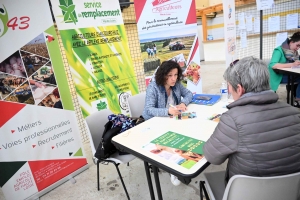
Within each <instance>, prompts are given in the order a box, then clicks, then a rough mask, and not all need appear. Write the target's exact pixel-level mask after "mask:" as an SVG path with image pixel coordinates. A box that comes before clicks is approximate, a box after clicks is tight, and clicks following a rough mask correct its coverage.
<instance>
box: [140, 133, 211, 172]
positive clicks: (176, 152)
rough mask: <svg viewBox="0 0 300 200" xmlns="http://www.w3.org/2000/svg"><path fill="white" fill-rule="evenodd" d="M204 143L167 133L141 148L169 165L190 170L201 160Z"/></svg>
mask: <svg viewBox="0 0 300 200" xmlns="http://www.w3.org/2000/svg"><path fill="white" fill-rule="evenodd" d="M204 143H205V142H204V141H202V140H197V139H194V138H191V137H188V136H184V135H181V134H179V133H175V132H172V131H168V132H167V133H165V134H163V135H161V136H159V137H158V138H156V139H154V140H152V141H151V142H150V143H149V144H146V145H144V146H143V148H144V149H145V150H146V151H149V152H151V153H153V154H156V155H157V156H159V157H161V158H163V159H165V160H167V161H169V162H171V163H175V164H178V165H180V166H182V167H184V168H186V169H190V168H192V167H193V166H194V165H195V164H196V163H197V162H199V161H200V160H201V159H202V158H203V145H204Z"/></svg>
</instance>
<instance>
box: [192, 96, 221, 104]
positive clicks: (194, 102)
mask: <svg viewBox="0 0 300 200" xmlns="http://www.w3.org/2000/svg"><path fill="white" fill-rule="evenodd" d="M199 96H205V97H211V99H210V100H209V101H207V100H198V99H197V98H198V97H199ZM220 98H221V96H220V95H214V94H195V95H194V96H193V100H192V102H191V103H193V104H198V105H208V106H212V105H214V104H215V103H217V102H218V101H219V100H220Z"/></svg>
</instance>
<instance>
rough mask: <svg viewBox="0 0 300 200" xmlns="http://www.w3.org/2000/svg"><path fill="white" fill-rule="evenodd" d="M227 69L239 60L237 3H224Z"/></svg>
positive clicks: (228, 1) (231, 1) (227, 1)
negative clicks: (236, 19) (236, 21)
mask: <svg viewBox="0 0 300 200" xmlns="http://www.w3.org/2000/svg"><path fill="white" fill-rule="evenodd" d="M223 13H224V40H225V58H226V67H228V66H229V65H230V63H232V62H233V61H235V60H236V59H237V49H236V24H235V1H234V0H226V1H225V0H224V1H223Z"/></svg>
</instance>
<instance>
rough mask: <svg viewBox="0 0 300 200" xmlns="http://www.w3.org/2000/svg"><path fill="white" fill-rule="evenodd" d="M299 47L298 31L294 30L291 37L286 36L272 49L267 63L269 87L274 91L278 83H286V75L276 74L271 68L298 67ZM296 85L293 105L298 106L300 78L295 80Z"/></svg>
mask: <svg viewBox="0 0 300 200" xmlns="http://www.w3.org/2000/svg"><path fill="white" fill-rule="evenodd" d="M299 48H300V32H296V33H294V34H293V35H292V37H290V38H287V39H286V41H284V42H283V43H282V45H281V46H279V47H277V48H275V49H274V51H273V55H272V59H271V61H270V64H269V71H270V85H271V89H272V90H274V91H276V90H277V89H278V86H279V84H280V83H287V82H288V76H287V75H282V74H277V73H276V72H274V70H273V69H279V68H291V67H298V66H299V67H300V61H299V54H298V50H299ZM296 82H298V83H299V84H298V87H297V89H296V101H295V106H297V107H300V104H299V101H300V78H298V79H297V80H296Z"/></svg>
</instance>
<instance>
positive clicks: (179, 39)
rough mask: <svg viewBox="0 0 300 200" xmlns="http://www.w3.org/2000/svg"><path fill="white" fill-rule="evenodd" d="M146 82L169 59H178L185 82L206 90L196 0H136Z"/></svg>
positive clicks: (193, 89)
mask: <svg viewBox="0 0 300 200" xmlns="http://www.w3.org/2000/svg"><path fill="white" fill-rule="evenodd" d="M134 7H135V13H136V20H137V26H138V33H139V39H140V44H141V52H142V57H143V60H144V71H145V75H146V85H148V84H149V82H150V81H151V79H152V76H153V74H154V73H155V70H156V69H157V67H158V66H159V65H160V64H161V63H162V62H163V61H166V60H170V59H172V60H174V61H176V62H178V64H179V65H180V67H181V68H182V69H183V72H184V73H183V74H184V77H185V81H184V82H183V84H184V85H187V88H188V89H190V90H191V91H192V92H193V93H202V80H201V74H200V49H199V39H198V32H197V19H196V7H195V1H194V0H138V1H134Z"/></svg>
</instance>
